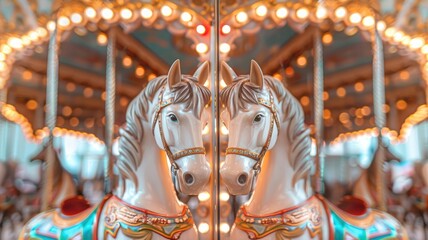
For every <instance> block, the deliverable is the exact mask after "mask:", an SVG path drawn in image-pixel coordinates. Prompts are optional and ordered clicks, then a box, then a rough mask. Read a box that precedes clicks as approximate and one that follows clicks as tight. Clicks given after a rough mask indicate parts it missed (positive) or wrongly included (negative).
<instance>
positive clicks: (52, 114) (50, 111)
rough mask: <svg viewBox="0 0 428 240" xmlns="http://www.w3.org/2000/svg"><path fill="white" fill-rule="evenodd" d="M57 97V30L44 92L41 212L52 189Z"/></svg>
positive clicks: (54, 32)
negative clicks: (46, 136)
mask: <svg viewBox="0 0 428 240" xmlns="http://www.w3.org/2000/svg"><path fill="white" fill-rule="evenodd" d="M57 97H58V39H57V28H56V26H55V30H53V32H52V33H51V36H50V40H49V50H48V69H47V90H46V108H47V111H46V119H45V121H46V122H45V123H46V126H47V127H48V129H49V139H48V143H47V144H48V145H47V153H46V155H47V156H46V165H45V174H44V183H43V195H42V211H45V210H47V209H48V208H49V202H50V200H51V198H52V196H51V193H52V188H53V175H54V172H53V171H54V169H53V166H54V164H56V163H55V162H54V161H55V151H54V149H53V137H54V136H53V130H54V128H55V125H56V114H57V101H58V100H57V99H58V98H57Z"/></svg>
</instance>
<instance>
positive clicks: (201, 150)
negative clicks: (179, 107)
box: [152, 87, 205, 186]
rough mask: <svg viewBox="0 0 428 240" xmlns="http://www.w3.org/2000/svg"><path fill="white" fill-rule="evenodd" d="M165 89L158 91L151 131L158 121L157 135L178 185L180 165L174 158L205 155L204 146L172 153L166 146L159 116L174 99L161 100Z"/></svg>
mask: <svg viewBox="0 0 428 240" xmlns="http://www.w3.org/2000/svg"><path fill="white" fill-rule="evenodd" d="M164 91H165V87H163V88H162V89H161V91H160V93H159V96H158V99H159V101H158V105H157V109H156V112H155V115H154V119H153V123H152V131H153V135H155V127H156V123H158V126H159V135H160V137H161V141H162V145H163V148H164V150H165V152H166V155H167V156H168V159H169V161H170V163H171V174H172V176H173V178H174V183H176V186H178V185H177V184H178V181H177V180H178V179H177V172H178V170H180V167H179V166H178V164H177V163H176V162H175V161H176V160H178V159H180V158H183V157H186V156H190V155H197V154H203V155H205V148H204V147H193V148H186V149H183V150H181V151H179V152H176V153H172V152H171V149H170V147H169V146H168V143H167V142H166V139H165V135H164V132H163V127H162V117H159V115H160V113H161V111H162V109H164V108H165V107H167V106H169V105H171V104H172V103H173V101H174V97H170V98H168V99H165V100H163V93H164Z"/></svg>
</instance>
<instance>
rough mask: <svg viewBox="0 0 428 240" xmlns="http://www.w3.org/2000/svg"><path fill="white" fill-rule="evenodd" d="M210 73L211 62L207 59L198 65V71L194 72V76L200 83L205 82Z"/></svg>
mask: <svg viewBox="0 0 428 240" xmlns="http://www.w3.org/2000/svg"><path fill="white" fill-rule="evenodd" d="M209 74H210V64H209V63H208V61H205V62H204V63H202V64H201V66H199V67H198V69H197V70H196V72H195V73H194V74H193V77H195V78H196V79H198V83H199V84H204V83H205V81H206V80H207V79H208V76H209Z"/></svg>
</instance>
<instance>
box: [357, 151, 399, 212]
mask: <svg viewBox="0 0 428 240" xmlns="http://www.w3.org/2000/svg"><path fill="white" fill-rule="evenodd" d="M380 148H383V149H384V152H385V163H390V162H391V161H398V162H401V160H400V158H398V157H397V156H396V155H394V154H393V153H392V152H391V150H390V149H389V147H387V146H383V144H378V147H377V148H376V151H375V153H374V154H373V158H372V161H371V163H370V166H369V167H368V168H366V169H363V170H362V171H361V175H360V177H359V178H358V179H357V181H355V184H354V187H353V195H354V196H355V197H357V198H360V199H362V200H364V201H365V202H366V203H367V205H368V206H369V207H378V206H379V200H378V199H377V195H376V174H377V171H378V167H377V164H376V163H375V160H376V159H377V156H378V154H379V149H380ZM388 173H390V171H389V172H388ZM386 183H387V185H388V186H389V185H391V176H390V175H387V176H386ZM386 194H387V198H389V197H391V196H392V190H391V188H389V187H387V189H386Z"/></svg>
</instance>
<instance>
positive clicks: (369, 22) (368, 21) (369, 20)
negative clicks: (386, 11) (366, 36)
mask: <svg viewBox="0 0 428 240" xmlns="http://www.w3.org/2000/svg"><path fill="white" fill-rule="evenodd" d="M374 24H375V20H374V17H373V16H365V17H364V18H363V26H364V27H367V28H371V27H373V26H374Z"/></svg>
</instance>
